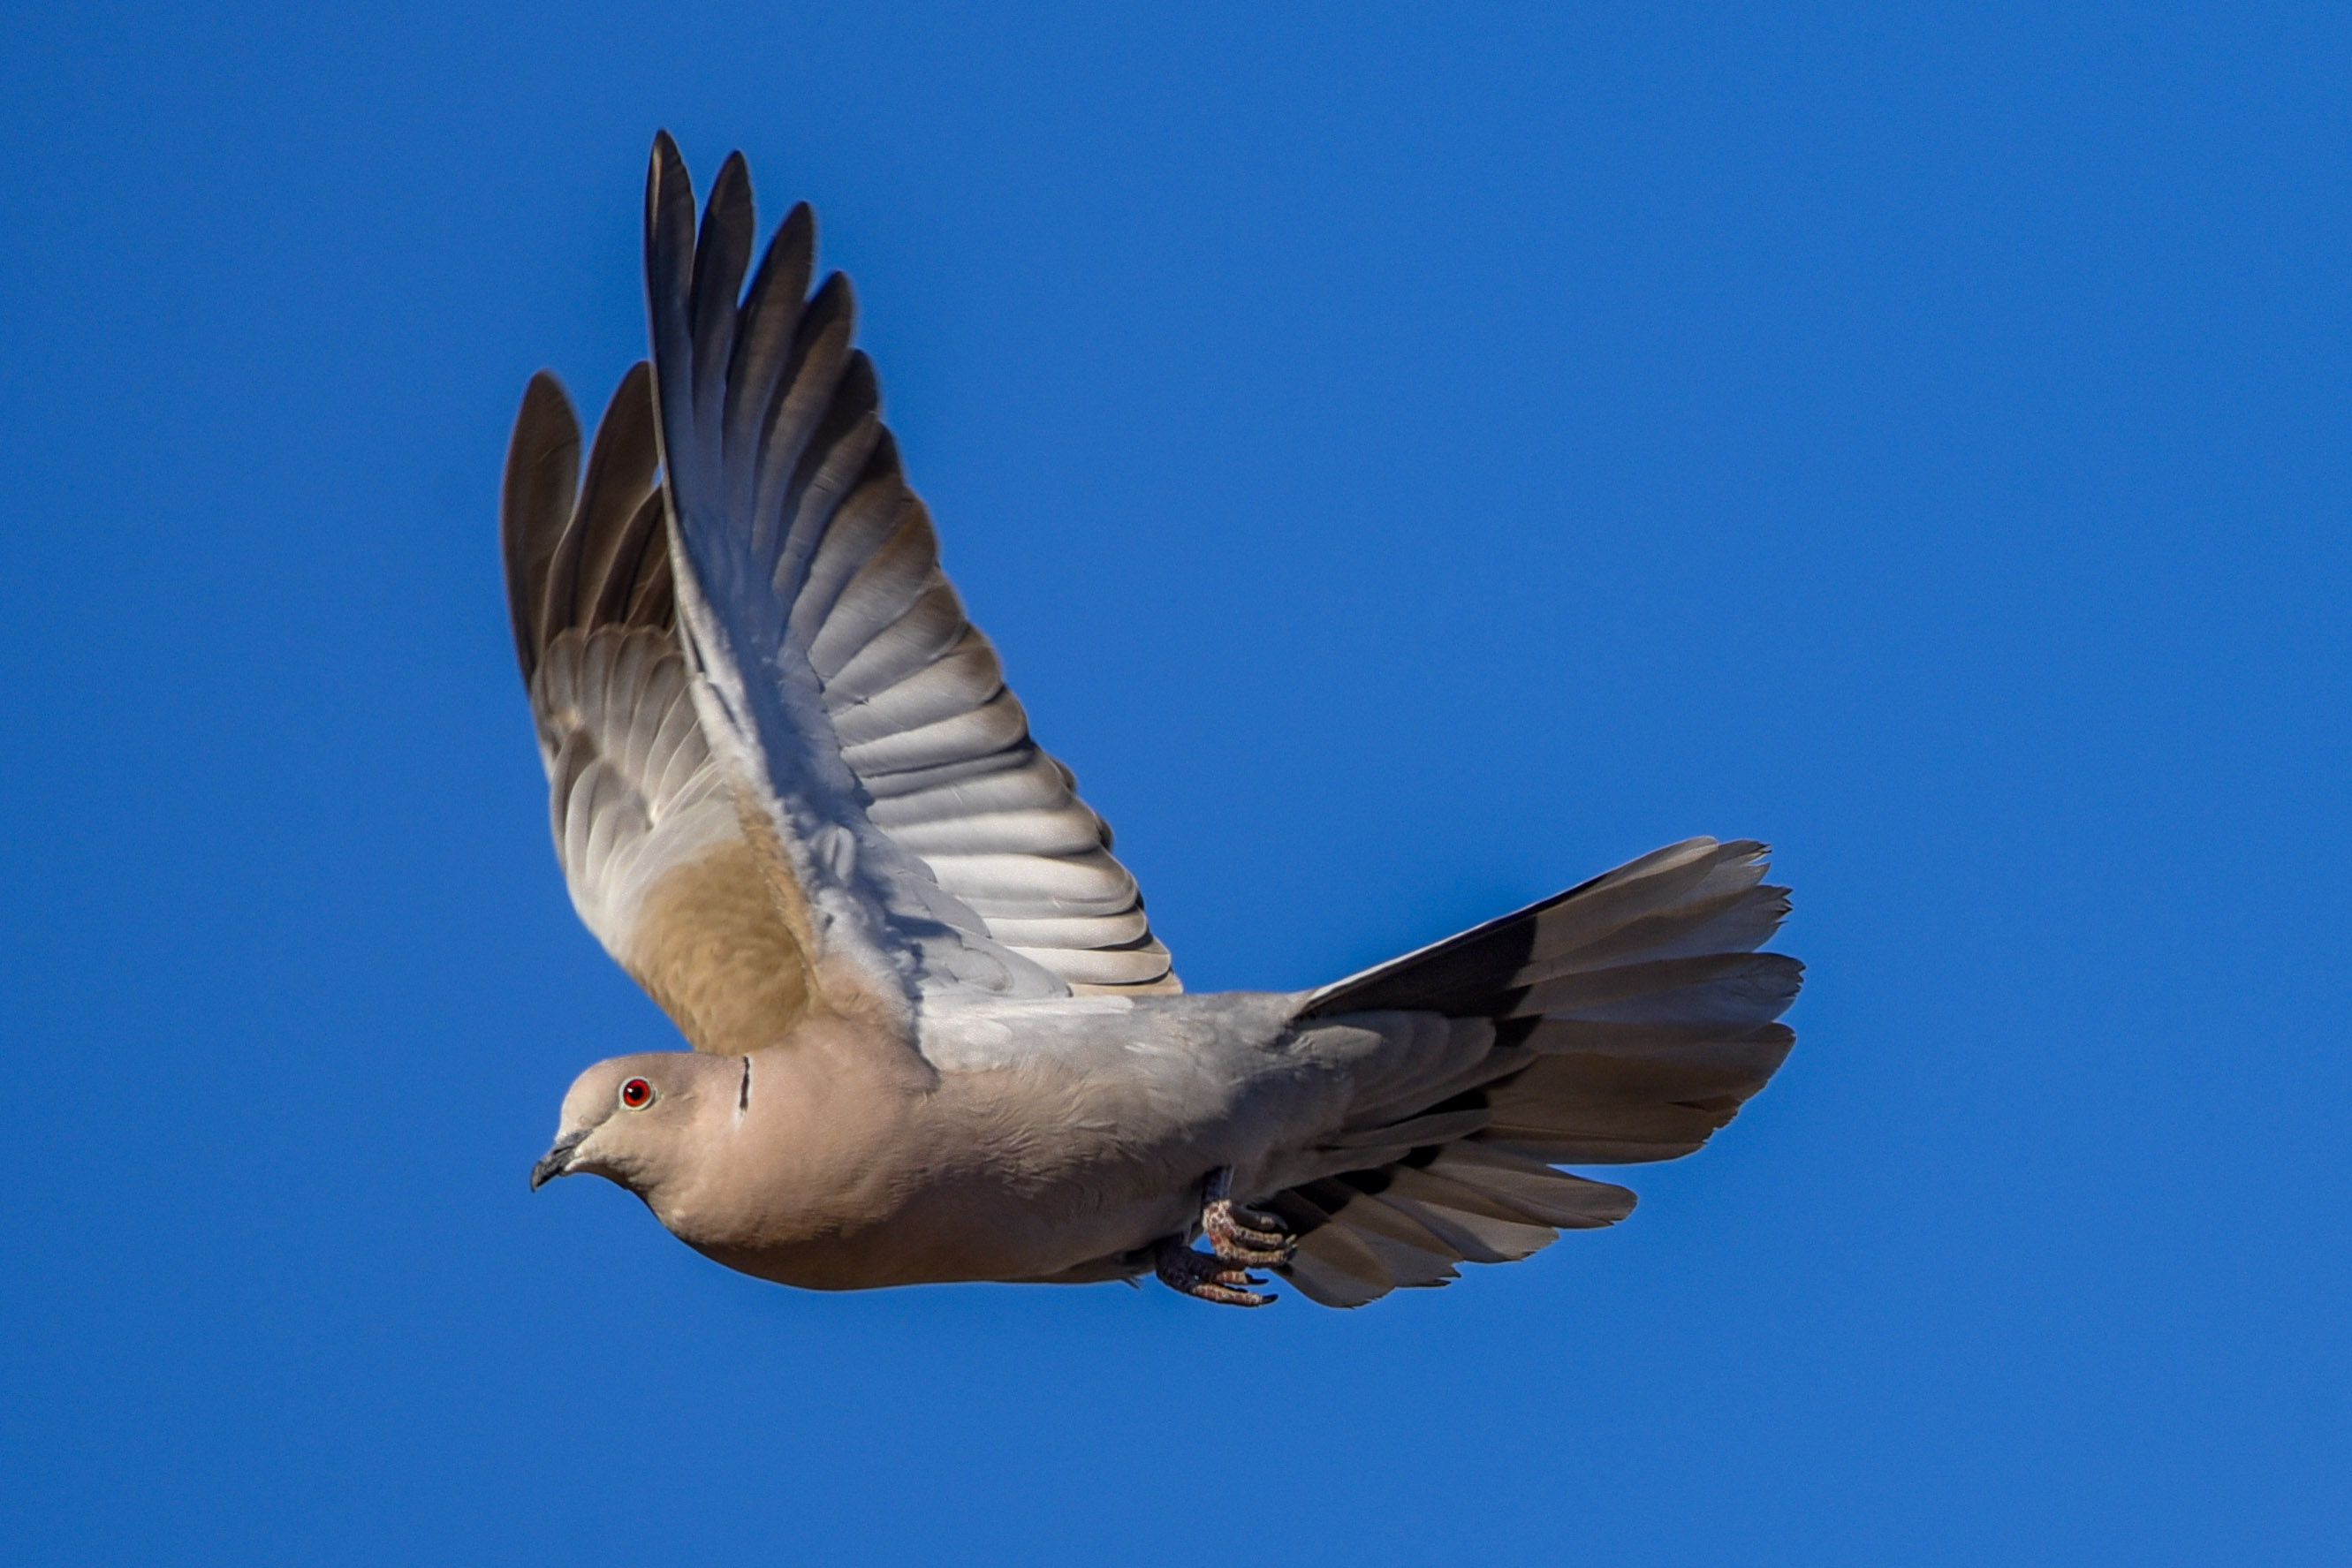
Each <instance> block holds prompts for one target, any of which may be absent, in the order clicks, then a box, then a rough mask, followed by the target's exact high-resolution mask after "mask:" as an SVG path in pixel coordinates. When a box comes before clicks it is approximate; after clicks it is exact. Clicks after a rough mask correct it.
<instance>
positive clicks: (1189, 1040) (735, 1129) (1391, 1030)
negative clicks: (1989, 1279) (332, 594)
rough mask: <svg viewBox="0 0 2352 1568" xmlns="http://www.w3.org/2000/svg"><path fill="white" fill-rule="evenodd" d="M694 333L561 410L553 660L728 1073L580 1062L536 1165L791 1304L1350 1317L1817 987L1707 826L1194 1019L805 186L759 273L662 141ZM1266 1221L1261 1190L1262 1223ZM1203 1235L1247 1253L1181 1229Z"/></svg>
mask: <svg viewBox="0 0 2352 1568" xmlns="http://www.w3.org/2000/svg"><path fill="white" fill-rule="evenodd" d="M646 222H647V248H646V256H647V272H648V291H649V295H650V298H651V305H652V318H653V327H654V340H655V354H654V360H653V363H652V365H651V366H650V367H646V366H640V367H638V368H636V369H635V370H633V371H631V372H630V374H629V375H628V376H627V377H626V378H625V379H624V381H623V382H622V385H621V388H620V390H619V391H618V392H615V394H614V399H613V403H612V406H611V408H610V409H609V410H608V411H607V413H606V415H605V418H604V423H603V425H602V427H601V428H600V430H599V431H598V434H597V437H596V441H595V445H594V450H593V453H592V454H591V455H590V456H589V459H588V463H587V466H586V473H585V476H584V479H583V476H581V475H580V474H579V472H578V469H579V449H580V437H579V427H578V423H577V421H576V420H575V419H574V418H573V416H572V413H571V408H570V404H569V402H568V400H566V399H565V398H564V396H563V394H562V391H561V389H560V388H558V387H557V386H556V385H555V383H554V382H553V381H552V380H551V378H548V377H545V376H544V375H542V376H541V378H539V379H538V380H535V381H534V382H533V383H532V386H531V389H530V393H529V394H528V395H527V396H526V398H525V400H524V404H523V411H522V413H521V415H520V418H519V419H518V422H517V425H516V432H515V439H514V444H513V448H512V451H511V454H510V455H509V465H508V478H507V493H506V522H505V533H506V553H507V565H508V581H509V594H510V599H511V603H512V608H513V615H514V622H515V632H516V642H517V647H518V651H519V653H520V657H521V662H522V665H523V673H524V677H525V680H526V682H527V683H528V685H529V686H530V695H531V703H532V709H533V713H534V715H535V716H536V718H537V721H538V727H539V737H540V742H541V756H542V758H543V759H544V761H545V763H546V766H547V770H548V776H549V779H550V783H551V806H552V811H553V821H554V830H555V837H556V842H557V849H558V853H559V857H560V858H561V860H562V863H563V867H564V872H565V876H566V880H567V882H568V883H569V885H570V887H571V890H572V900H573V903H574V905H575V907H577V908H578V910H579V912H580V914H581V916H582V918H583V920H584V921H585V922H586V923H587V925H589V927H590V929H591V930H592V931H593V932H594V933H595V934H596V936H598V937H599V939H600V940H602V941H603V942H604V945H605V946H606V948H607V949H608V950H609V951H610V952H612V954H613V955H614V957H615V958H616V959H618V960H619V961H620V962H621V963H622V964H623V965H624V967H626V968H627V969H628V970H629V971H630V973H631V974H633V975H634V976H635V977H637V978H638V980H639V981H640V982H641V983H643V984H644V985H645V987H646V989H647V990H648V991H649V992H650V993H652V995H653V996H654V997H655V998H656V1000H658V1001H659V1002H660V1003H661V1004H662V1006H663V1007H664V1008H665V1009H667V1011H668V1012H669V1013H670V1015H671V1017H672V1018H673V1019H676V1020H677V1023H678V1025H679V1027H680V1029H681V1030H683V1031H684V1032H685V1033H686V1035H687V1037H688V1040H689V1042H690V1043H692V1044H693V1045H694V1046H695V1047H696V1048H697V1049H696V1051H693V1052H664V1053H656V1054H652V1055H644V1056H635V1057H625V1058H620V1059H616V1060H614V1061H606V1062H603V1063H600V1064H598V1065H597V1066H596V1067H594V1068H592V1069H590V1070H589V1071H588V1072H586V1073H584V1074H583V1075H582V1077H581V1078H580V1080H579V1081H578V1082H576V1083H575V1084H574V1085H573V1087H572V1092H571V1093H570V1095H568V1096H567V1098H566V1100H565V1103H564V1109H563V1114H562V1129H561V1133H560V1135H559V1138H558V1141H557V1144H556V1145H555V1147H554V1148H553V1149H552V1150H551V1152H550V1154H549V1155H548V1156H547V1158H546V1159H544V1160H542V1161H541V1166H540V1168H539V1170H538V1171H537V1172H536V1173H535V1174H534V1184H536V1182H538V1181H540V1180H544V1179H546V1178H547V1177H549V1176H560V1175H567V1174H571V1173H573V1172H583V1171H584V1172H593V1173H595V1174H600V1175H604V1176H609V1177H611V1178H612V1179H614V1180H615V1181H617V1182H620V1183H621V1184H622V1185H624V1186H628V1187H629V1188H630V1189H631V1190H633V1191H635V1192H636V1193H637V1194H638V1195H639V1196H641V1197H644V1198H645V1200H646V1203H647V1204H648V1205H649V1206H650V1207H652V1208H653V1210H654V1212H655V1213H656V1215H657V1216H658V1217H659V1218H661V1220H662V1222H663V1223H664V1224H665V1225H666V1226H667V1227H668V1228H669V1229H670V1230H672V1231H673V1232H674V1233H676V1234H677V1236H678V1237H680V1238H681V1239H684V1240H686V1241H687V1242H688V1243H689V1244H691V1245H692V1246H694V1247H696V1248H697V1249H699V1250H701V1251H703V1252H704V1253H706V1254H708V1255H709V1256H710V1257H712V1258H714V1259H717V1260H719V1261H720V1262H722V1263H725V1264H727V1265H728V1266H730V1267H731V1268H735V1269H739V1270H742V1271H744V1272H746V1273H749V1274H754V1275H758V1276H760V1277H761V1278H765V1279H770V1280H775V1281H781V1282H783V1283H786V1284H792V1285H798V1286H804V1287H810V1288H815V1289H827V1290H848V1289H862V1288H866V1287H873V1286H887V1285H899V1284H914V1283H921V1282H929V1281H963V1280H999V1281H1063V1282H1080V1281H1091V1280H1107V1279H1120V1278H1131V1277H1133V1276H1135V1275H1137V1274H1139V1273H1142V1272H1148V1271H1156V1272H1157V1273H1159V1275H1160V1278H1162V1279H1163V1280H1166V1281H1169V1282H1170V1283H1171V1284H1174V1285H1177V1286H1178V1287H1179V1288H1181V1289H1184V1290H1187V1291H1191V1292H1192V1293H1193V1294H1196V1295H1201V1296H1203V1297H1206V1298H1207V1299H1210V1300H1218V1301H1237V1302H1240V1303H1242V1304H1255V1303H1256V1302H1257V1301H1260V1300H1262V1299H1263V1298H1260V1297H1258V1296H1256V1295H1255V1293H1254V1292H1253V1291H1250V1290H1249V1289H1248V1288H1247V1286H1248V1284H1249V1283H1250V1281H1247V1280H1246V1278H1245V1276H1244V1274H1243V1272H1242V1269H1243V1267H1244V1266H1246V1265H1249V1264H1258V1265H1263V1266H1270V1267H1274V1268H1276V1269H1277V1270H1279V1271H1280V1272H1282V1273H1283V1274H1284V1275H1285V1276H1286V1278H1288V1279H1290V1280H1291V1281H1293V1282H1294V1283H1296V1284H1297V1286H1298V1287H1299V1288H1300V1289H1301V1290H1302V1291H1304V1292H1305V1293H1307V1295H1309V1296H1311V1297H1313V1298H1314V1299H1316V1300H1318V1301H1325V1302H1327V1303H1329V1304H1334V1305H1342V1306H1349V1305H1356V1304H1360V1302H1362V1301H1370V1300H1371V1299H1374V1298H1375V1297H1377V1296H1379V1295H1381V1294H1382V1293H1384V1292H1385V1291H1388V1290H1390V1289H1392V1288H1394V1287H1396V1286H1398V1285H1425V1284H1436V1283H1442V1282H1444V1281H1445V1280H1448V1279H1451V1278H1453V1277H1454V1264H1456V1263H1458V1262H1461V1261H1463V1260H1473V1261H1482V1262H1495V1261H1503V1260H1508V1259H1512V1258H1517V1257H1524V1256H1526V1255H1527V1254H1528V1252H1531V1251H1534V1250H1535V1249H1538V1248H1539V1247H1541V1246H1543V1245H1544V1244H1546V1243H1547V1242H1549V1241H1550V1240H1551V1239H1553V1237H1554V1235H1555V1234H1556V1231H1557V1230H1558V1229H1559V1228H1580V1227H1591V1226H1598V1225H1606V1224H1610V1223H1613V1222H1614V1221H1615V1220H1616V1219H1618V1218H1622V1216H1623V1215H1624V1214H1625V1213H1626V1212H1628V1211H1630V1209H1631V1207H1632V1206H1633V1195H1632V1194H1630V1193H1628V1192H1626V1191H1625V1190H1624V1189H1623V1188H1622V1187H1618V1186H1610V1185H1608V1184H1605V1183H1600V1182H1594V1181H1589V1180H1586V1179H1584V1178H1581V1177H1578V1176H1570V1175H1567V1174H1566V1173H1564V1172H1561V1171H1559V1170H1557V1169H1555V1168H1553V1166H1552V1162H1553V1161H1560V1162H1566V1163H1577V1164H1616V1163H1627V1162H1632V1161H1639V1160H1650V1159H1663V1158H1673V1157H1675V1156H1676V1155H1682V1154H1686V1153H1688V1152H1689V1151H1690V1150H1691V1149H1694V1148H1696V1147H1697V1146H1698V1145H1699V1144H1700V1143H1702V1142H1704V1141H1705V1139H1706V1136H1707V1135H1708V1134H1710V1133H1711V1132H1712V1131H1713V1130H1714V1129H1715V1128H1717V1127H1718V1126H1720V1125H1722V1124H1724V1123H1725V1122H1727V1121H1728V1120H1729V1119H1730V1118H1731V1116H1732V1115H1733V1114H1734V1113H1736V1112H1737V1110H1738V1106H1739V1104H1740V1103H1742V1102H1743V1101H1744V1100H1745V1099H1746V1098H1747V1097H1748V1095H1750V1094H1752V1093H1754V1092H1755V1091H1756V1090H1757V1089H1759V1088H1760V1087H1761V1086H1762V1085H1763V1083H1764V1082H1765V1081H1766V1080H1767V1079H1768V1078H1769V1076H1770V1075H1771V1072H1772V1071H1773V1070H1774V1069H1775V1068H1776V1067H1777V1066H1778V1065H1779V1063H1780V1060H1781V1058H1782V1057H1783V1056H1785V1054H1786V1053H1787V1051H1788V1050H1789V1046H1790V1042H1791V1040H1792V1038H1793V1037H1791V1036H1790V1033H1789V1031H1788V1030H1786V1029H1785V1028H1784V1027H1782V1026H1780V1024H1778V1023H1776V1022H1774V1021H1773V1020H1774V1019H1777V1018H1778V1016H1779V1014H1780V1011H1781V1010H1782V1009H1785V1008H1786V1007H1787V1005H1788V1004H1789V1002H1790V999H1791V998H1793V997H1794V995H1795V993H1796V988H1797V984H1798V977H1799V966H1797V965H1796V963H1795V961H1794V960H1792V959H1788V958H1784V957H1780V956H1776V955H1771V954H1760V953H1758V952H1756V951H1755V949H1756V948H1757V947H1758V946H1759V945H1760V944H1761V943H1762V942H1763V941H1764V940H1765V939H1766V938H1767V937H1769V936H1770V934H1771V932H1772V931H1773V929H1774V928H1775V927H1776V926H1777V925H1778V924H1779V922H1780V917H1781V915H1783V914H1784V913H1785V911H1786V909H1787V901H1786V897H1785V893H1786V890H1785V889H1781V888H1777V887H1772V886H1769V885H1767V884H1765V883H1763V882H1762V880H1761V879H1762V876H1763V872H1764V860H1763V850H1762V846H1760V845H1758V844H1754V843H1748V842H1732V843H1717V841H1714V840H1712V839H1694V840H1689V841H1685V842H1683V843H1681V844H1676V845H1672V846H1669V847H1668V848H1666V849H1664V850H1661V851H1658V852H1655V853H1654V854H1651V855H1647V856H1644V857H1643V858H1642V859H1641V860H1638V861H1635V862H1631V863H1630V864H1628V865H1626V866H1622V867H1620V868H1619V869H1618V870H1617V871H1614V872H1612V873H1608V874H1607V875H1605V876H1601V877H1598V878H1595V879H1593V880H1592V881H1591V883H1586V884H1584V885H1583V886H1581V887H1579V888H1576V889H1573V890H1571V891H1570V892H1569V893H1566V894H1560V895H1559V896H1558V897H1555V898H1551V899H1547V900H1545V901H1543V902H1542V903H1540V904H1535V905H1533V906H1530V907H1529V908H1528V909H1525V910H1521V911H1518V912H1517V913H1515V914H1513V915H1506V916H1504V917H1503V918H1501V919H1499V920H1496V921H1493V922H1490V923H1488V924H1487V925H1484V926H1480V927H1478V928H1476V929H1475V930H1474V931H1470V932H1466V933H1464V934H1463V935H1461V936H1456V937H1453V938H1449V939H1448V940H1447V941H1445V942H1443V943H1439V944H1436V945H1434V946H1432V947H1429V948H1425V949H1423V950H1422V951H1421V952H1418V953H1414V954H1410V955H1407V956H1404V957H1402V958H1400V959H1397V960H1395V961H1393V962H1391V963H1389V964H1385V965H1381V966H1379V967H1375V968H1373V969H1371V970H1368V971H1366V972H1365V973H1363V974H1361V975H1359V976H1355V977H1350V978H1349V979H1346V980H1342V981H1339V982H1337V983H1336V984H1334V985H1331V986H1326V987H1323V988H1319V989H1317V990H1314V991H1307V992H1295V993H1265V992H1233V993H1224V994H1218V995H1208V996H1195V995H1186V994H1183V992H1182V990H1181V986H1180V985H1179V984H1178V982H1177V980H1176V977H1175V975H1174V973H1173V971H1172V970H1171V967H1170V963H1169V956H1168V952H1167V949H1166V948H1165V947H1164V946H1161V945H1160V942H1159V940H1158V938H1157V937H1156V936H1153V934H1152V932H1151V929H1150V923H1149V921H1148V920H1147V919H1146V918H1145V915H1144V914H1143V906H1142V900H1141V897H1140V895H1139V893H1138V892H1137V889H1136V886H1135V882H1134V879H1133V877H1131V876H1130V875H1129V874H1128V873H1127V872H1126V870H1125V868H1123V867H1122V866H1120V865H1119V863H1118V861H1117V860H1116V859H1114V858H1113V857H1112V855H1111V852H1110V833H1109V830H1108V828H1107V827H1106V826H1105V825H1104V824H1103V822H1102V821H1101V819H1100V818H1099V817H1097V815H1096V814H1095V813H1094V812H1093V811H1092V810H1091V809H1089V808H1088V807H1087V805H1086V804H1085V802H1083V801H1082V800H1079V799H1078V797H1077V795H1076V783H1075V779H1073V778H1072V776H1071V774H1070V773H1069V770H1068V769H1066V768H1063V767H1062V766H1061V765H1060V764H1059V763H1058V762H1056V761H1055V759H1054V758H1051V757H1049V756H1047V755H1046V754H1045V752H1044V751H1043V750H1041V749H1040V748H1039V747H1037V746H1036V744H1035V743H1034V741H1033V740H1032V739H1031V738H1030V737H1029V733H1028V724H1027V718H1026V716H1025V714H1024V712H1023V711H1022V709H1021V706H1020V705H1019V703H1018V702H1017V701H1016V700H1014V699H1013V695H1012V693H1011V692H1010V691H1009V690H1008V689H1006V687H1005V686H1004V684H1003V676H1002V672H1001V670H1000V668H999V666H998V664H997V661H996V657H995V654H994V653H993V651H992V649H991V648H990V647H989V645H988V643H987V641H986V639H985V638H983V637H982V636H981V634H980V633H979V632H978V631H977V630H976V629H975V628H973V627H972V626H971V624H970V622H968V621H967V620H966V619H965V618H964V614H963V610H962V605H961V601H959V600H958V599H957V597H956V595H955V592H954V591H953V589H952V588H951V587H950V586H949V585H948V583H947V580H946V578H945V577H944V575H943V574H942V573H941V572H940V567H939V561H938V554H937V546H936V542H935V539H934V537H933V534H932V531H931V527H930V522H929V516H928V514H927V513H926V512H925V511H924V509H923V507H922V505H921V503H920V502H919V500H917V499H916V498H915V497H914V496H913V494H912V492H911V491H910V490H909V489H908V487H907V486H906V484H905V481H904V479H903V477H902V476H901V475H900V471H899V466H898V456H897V452H896V448H895V446H894V444H892V442H891V439H890V436H889V434H888V433H887V431H886V430H884V429H883V427H882V425H881V423H880V422H879V417H878V394H877V390H876V385H875V381H874V376H873V373H872V371H871V368H870V366H868V365H867V364H866V361H865V358H864V356H863V355H862V354H859V353H857V352H856V351H855V350H853V349H852V348H851V347H850V318H851V314H852V310H851V307H850V304H849V298H848V290H847V287H846V284H845V282H844V281H843V280H842V279H840V278H839V277H838V276H837V275H836V276H835V277H834V278H832V279H830V280H828V281H827V282H826V284H825V285H824V287H821V288H819V289H817V290H816V291H815V293H814V295H808V294H807V293H806V288H807V284H808V281H809V278H810V277H811V274H812V267H813V254H814V229H813V225H812V222H811V220H810V219H809V217H808V215H807V211H806V209H805V208H801V209H796V210H795V211H794V212H793V214H792V215H791V216H789V217H788V218H787V219H786V220H785V222H784V224H783V225H782V228H781V229H780V230H779V232H778V235H777V236H776V238H775V240H774V242H773V243H772V246H770V249H769V252H768V255H767V257H766V259H765V260H764V261H763V262H762V263H761V267H760V268H759V271H758V274H757V276H756V277H753V279H752V281H751V286H750V288H749V290H748V293H746V292H745V291H744V289H743V278H744V275H745V273H746V271H747V269H748V267H749V258H750V251H751V197H750V187H749V182H748V178H747V177H746V176H745V175H744V173H743V170H742V165H741V163H740V160H730V162H729V164H728V166H727V167H726V169H724V170H722V172H721V173H720V176H719V182H718V183H717V185H716V186H715V187H714V189H713V192H712V194H711V198H710V206H709V214H708V215H707V216H706V217H705V219H704V222H703V225H702V232H701V235H700V236H699V238H698V237H697V235H696V234H695V232H694V224H693V210H692V205H691V195H690V193H689V192H688V190H687V188H686V183H685V174H684V169H683V166H682V165H681V164H680V163H679V162H677V153H676V150H675V148H673V147H671V146H670V144H669V142H668V140H667V137H665V138H663V139H661V141H659V142H658V143H657V144H656V155H655V168H654V175H653V179H652V182H651V185H650V188H649V193H648V211H647V220H646ZM1237 1200H1238V1201H1241V1202H1246V1203H1252V1204H1255V1205H1258V1206H1260V1209H1262V1210H1263V1212H1260V1211H1258V1210H1254V1209H1251V1208H1247V1207H1234V1204H1235V1202H1236V1201H1237ZM1203 1232H1205V1233H1206V1234H1207V1236H1208V1237H1209V1239H1210V1241H1211V1243H1212V1246H1213V1254H1214V1255H1213V1256H1212V1255H1210V1254H1203V1253H1200V1252H1196V1251H1193V1250H1192V1249H1190V1245H1189V1244H1190V1242H1191V1240H1192V1238H1193V1237H1194V1236H1195V1235H1196V1234H1200V1233H1203Z"/></svg>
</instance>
